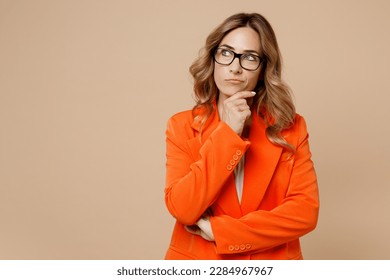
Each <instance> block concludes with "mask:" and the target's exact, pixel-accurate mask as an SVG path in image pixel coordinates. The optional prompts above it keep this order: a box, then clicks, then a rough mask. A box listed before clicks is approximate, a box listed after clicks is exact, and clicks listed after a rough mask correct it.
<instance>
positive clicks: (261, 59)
mask: <svg viewBox="0 0 390 280" xmlns="http://www.w3.org/2000/svg"><path fill="white" fill-rule="evenodd" d="M218 50H225V51H228V52H231V53H233V59H232V61H231V62H230V63H228V64H225V63H220V62H218V61H217V59H216V58H215V56H216V54H217V51H218ZM248 54H249V53H236V52H234V51H232V50H229V49H227V48H217V49H216V50H215V51H214V54H213V58H214V61H215V62H216V63H218V64H220V65H225V66H229V65H230V64H232V63H233V61H234V60H235V59H236V57H237V58H238V63H239V64H240V66H241V68H242V69H245V70H247V71H256V70H257V69H259V67H260V65H261V63H262V62H263V58H262V57H261V56H259V55H256V54H253V53H251V54H250V55H253V56H256V57H258V58H259V60H260V61H259V65H258V66H257V67H256V68H255V69H248V68H245V67H244V66H242V64H241V56H243V55H248Z"/></svg>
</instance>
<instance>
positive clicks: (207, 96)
mask: <svg viewBox="0 0 390 280" xmlns="http://www.w3.org/2000/svg"><path fill="white" fill-rule="evenodd" d="M239 27H250V28H252V29H253V30H255V31H256V32H257V33H258V34H259V37H260V45H261V52H262V54H261V56H262V60H263V61H262V64H261V74H260V77H259V81H258V83H257V86H256V88H255V91H256V92H257V94H256V96H255V99H254V102H253V105H252V106H257V113H258V114H259V115H260V117H262V118H263V119H264V121H265V122H266V124H267V129H266V136H267V138H268V139H269V141H271V142H272V143H273V144H276V145H280V146H282V147H284V148H286V149H287V150H289V151H290V152H294V151H295V147H294V146H293V145H291V144H289V143H288V142H287V141H286V140H285V139H284V138H283V137H282V135H281V132H282V130H284V129H287V128H289V127H291V126H292V125H293V123H294V118H295V106H294V103H293V100H292V94H291V91H290V88H289V87H288V86H287V84H286V83H285V82H284V81H283V80H282V77H281V75H282V58H281V54H280V51H279V46H278V43H277V40H276V36H275V33H274V31H273V29H272V27H271V25H270V24H269V22H268V21H267V20H266V19H265V18H264V17H263V16H261V15H260V14H257V13H251V14H248V13H239V14H235V15H232V16H230V17H229V18H227V19H226V20H225V21H224V22H222V23H221V24H220V25H219V26H218V27H217V28H216V29H215V30H214V31H212V32H211V33H210V35H209V36H208V37H207V39H206V45H205V46H204V47H203V48H202V49H201V51H200V53H199V57H198V58H197V59H196V60H195V61H194V62H193V64H192V65H191V66H190V69H189V70H190V73H191V75H192V76H193V78H194V94H195V101H196V105H195V106H194V108H193V114H194V116H197V117H201V127H203V125H204V124H205V123H206V121H207V119H208V117H209V116H210V115H211V114H212V112H213V111H214V107H213V102H214V100H216V99H217V98H218V88H217V86H216V84H215V81H214V75H213V73H214V56H213V55H214V52H215V51H216V49H217V48H218V46H219V44H220V43H221V41H222V39H223V38H224V37H225V36H226V35H227V34H228V33H229V32H230V31H232V30H234V29H236V28H239ZM199 110H200V111H202V112H203V113H202V115H199Z"/></svg>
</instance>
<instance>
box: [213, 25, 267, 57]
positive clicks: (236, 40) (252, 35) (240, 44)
mask: <svg viewBox="0 0 390 280" xmlns="http://www.w3.org/2000/svg"><path fill="white" fill-rule="evenodd" d="M220 45H229V46H231V47H233V48H234V49H235V50H236V51H247V50H253V51H257V52H260V51H261V50H260V37H259V34H258V33H257V32H256V31H255V30H253V29H252V28H250V27H240V28H236V29H234V30H232V31H230V32H229V33H228V34H226V36H225V37H223V39H222V41H221V43H220Z"/></svg>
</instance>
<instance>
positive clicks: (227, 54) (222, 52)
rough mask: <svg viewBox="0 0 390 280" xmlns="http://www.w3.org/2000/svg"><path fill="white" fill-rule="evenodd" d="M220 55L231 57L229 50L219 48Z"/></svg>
mask: <svg viewBox="0 0 390 280" xmlns="http://www.w3.org/2000/svg"><path fill="white" fill-rule="evenodd" d="M221 55H222V56H224V57H231V56H232V55H233V54H232V52H231V51H229V50H226V49H221Z"/></svg>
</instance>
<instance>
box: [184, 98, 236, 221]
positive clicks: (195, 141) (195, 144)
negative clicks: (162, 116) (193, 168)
mask: <svg viewBox="0 0 390 280" xmlns="http://www.w3.org/2000/svg"><path fill="white" fill-rule="evenodd" d="M219 121H220V119H219V115H218V113H217V108H216V106H215V104H214V112H213V113H212V115H211V116H210V117H209V118H208V120H207V122H206V124H205V125H204V130H203V132H202V136H201V138H200V137H199V131H200V122H199V119H198V118H196V117H195V118H194V121H193V122H192V124H191V127H192V129H193V130H194V138H191V139H189V140H187V146H188V148H189V150H190V152H191V155H192V157H193V159H194V161H197V160H199V159H200V154H199V150H200V148H201V147H202V145H203V143H204V142H205V141H206V140H207V139H208V138H209V137H210V134H211V133H212V132H213V131H214V130H215V128H216V127H217V126H218V123H219ZM213 212H214V214H218V213H225V214H229V215H231V216H232V217H236V218H239V217H241V216H242V213H241V208H240V204H239V202H238V198H237V192H236V185H235V182H234V174H233V172H232V174H231V175H230V176H229V178H228V179H227V180H226V182H225V184H224V187H223V190H222V192H221V194H220V196H219V198H218V199H217V201H216V202H215V203H214V205H213Z"/></svg>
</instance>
